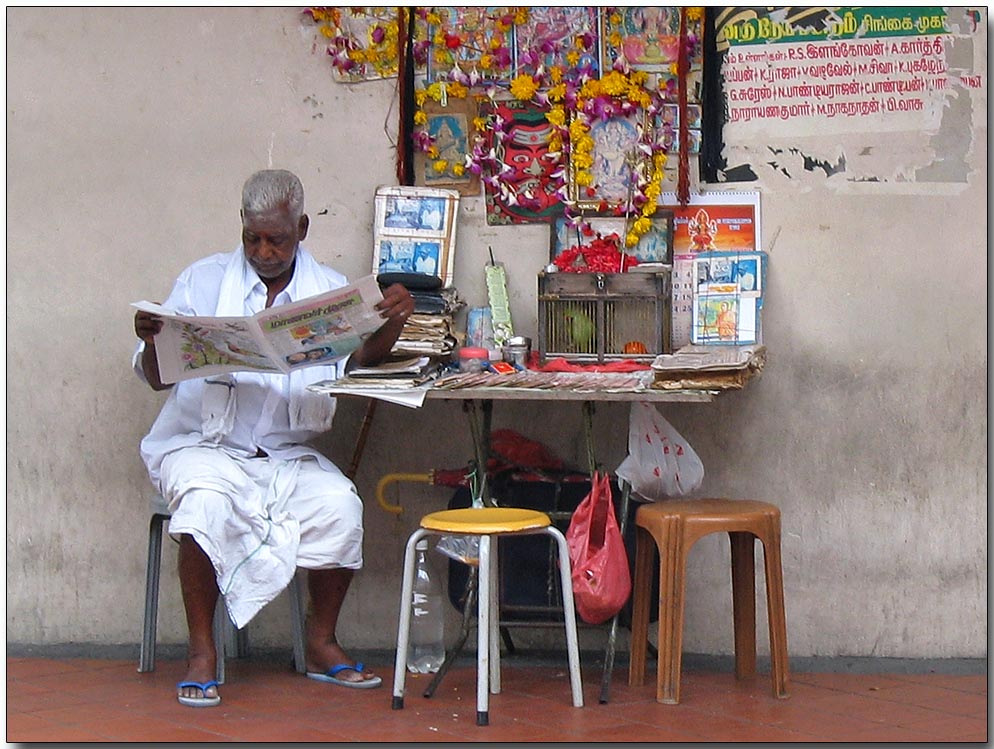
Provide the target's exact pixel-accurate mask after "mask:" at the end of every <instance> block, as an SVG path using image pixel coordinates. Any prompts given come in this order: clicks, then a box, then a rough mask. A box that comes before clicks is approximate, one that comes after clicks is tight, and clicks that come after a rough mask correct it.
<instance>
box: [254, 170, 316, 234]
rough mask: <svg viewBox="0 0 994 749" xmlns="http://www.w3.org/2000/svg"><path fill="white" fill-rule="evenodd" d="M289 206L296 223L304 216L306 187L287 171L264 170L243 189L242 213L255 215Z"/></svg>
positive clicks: (255, 175) (256, 174)
mask: <svg viewBox="0 0 994 749" xmlns="http://www.w3.org/2000/svg"><path fill="white" fill-rule="evenodd" d="M283 205H285V206H287V208H289V209H290V214H291V215H292V216H293V219H294V221H296V220H298V219H299V218H300V217H301V216H303V215H304V186H303V185H302V184H301V183H300V179H299V178H298V177H297V175H296V174H294V173H293V172H288V171H287V170H286V169H263V170H262V171H259V172H256V173H255V174H253V175H252V176H251V177H249V178H248V179H247V180H245V185H244V187H242V213H245V214H253V213H262V212H264V211H271V210H273V209H274V208H279V207H280V206H283Z"/></svg>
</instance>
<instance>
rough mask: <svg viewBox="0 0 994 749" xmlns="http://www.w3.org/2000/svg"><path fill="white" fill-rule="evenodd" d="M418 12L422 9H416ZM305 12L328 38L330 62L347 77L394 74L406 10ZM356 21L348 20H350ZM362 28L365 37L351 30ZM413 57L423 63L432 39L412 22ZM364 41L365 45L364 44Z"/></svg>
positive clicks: (345, 9) (329, 8) (397, 65)
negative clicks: (413, 30)
mask: <svg viewBox="0 0 994 749" xmlns="http://www.w3.org/2000/svg"><path fill="white" fill-rule="evenodd" d="M417 12H418V13H419V14H420V15H423V10H422V9H418V11H417ZM304 13H305V14H307V15H309V16H310V17H311V19H312V20H313V21H314V22H315V23H316V24H318V31H319V32H320V34H321V35H322V36H324V37H326V38H327V39H328V40H329V43H328V48H327V52H328V55H329V56H330V57H331V64H332V66H333V67H334V68H335V70H337V71H338V72H339V74H340V75H341V76H342V77H343V78H345V79H347V80H364V79H367V78H371V77H381V78H388V77H391V76H395V75H397V71H398V69H399V65H400V63H399V61H400V53H399V49H398V46H399V45H398V40H399V37H400V24H401V23H404V24H406V23H407V17H406V13H407V9H406V8H404V7H399V8H378V9H373V8H363V7H355V8H352V7H350V8H341V7H314V8H307V9H305V10H304ZM350 20H351V21H354V22H355V23H354V24H353V23H349V21H350ZM353 25H354V26H356V27H362V30H363V31H364V36H365V39H364V40H362V41H360V40H359V39H357V37H356V35H355V34H354V33H352V28H351V27H352V26H353ZM415 37H416V39H415V44H414V59H415V62H416V63H417V64H419V65H424V64H425V61H426V60H427V59H428V50H429V48H430V47H431V41H430V40H429V39H428V34H427V31H426V30H425V28H424V26H423V24H422V25H417V24H416V25H415ZM363 41H365V45H364V44H363Z"/></svg>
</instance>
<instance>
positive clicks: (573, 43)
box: [514, 5, 601, 78]
mask: <svg viewBox="0 0 994 749" xmlns="http://www.w3.org/2000/svg"><path fill="white" fill-rule="evenodd" d="M599 15H600V11H599V8H597V7H594V6H589V5H585V6H572V7H570V6H563V5H548V6H532V7H531V8H530V9H529V12H528V20H527V21H525V22H524V23H523V24H520V25H517V26H515V28H514V73H515V75H537V74H538V73H539V71H540V70H543V69H544V70H550V69H551V68H553V67H554V66H559V67H562V68H567V69H568V68H585V69H588V70H589V71H590V75H592V76H593V77H595V78H596V77H599V75H600V70H601V65H600V44H599V42H597V41H595V43H594V44H593V48H592V49H590V50H585V49H582V48H581V47H579V46H578V45H577V39H578V38H579V37H581V36H582V35H583V34H591V35H593V37H594V39H595V40H596V39H597V38H598V36H599V34H600V21H599ZM574 51H575V52H576V53H577V54H578V57H577V59H576V62H575V63H570V62H569V61H568V59H567V55H569V54H570V53H571V52H574Z"/></svg>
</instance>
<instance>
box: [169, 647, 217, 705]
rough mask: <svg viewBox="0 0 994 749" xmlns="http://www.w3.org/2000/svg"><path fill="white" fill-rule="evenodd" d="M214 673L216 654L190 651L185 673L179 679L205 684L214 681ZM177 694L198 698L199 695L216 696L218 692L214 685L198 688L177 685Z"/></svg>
mask: <svg viewBox="0 0 994 749" xmlns="http://www.w3.org/2000/svg"><path fill="white" fill-rule="evenodd" d="M216 673H217V656H216V655H215V654H213V653H208V654H200V653H191V654H190V655H189V656H188V657H187V660H186V675H185V676H184V677H183V678H182V679H181V680H180V681H181V683H182V682H186V681H195V682H198V683H200V684H206V683H207V682H209V681H214V676H215V674H216ZM177 695H178V696H179V697H187V698H190V699H198V698H200V697H208V698H213V697H217V696H218V693H217V687H216V686H210V687H208V688H207V689H200V688H199V687H179V688H178V690H177Z"/></svg>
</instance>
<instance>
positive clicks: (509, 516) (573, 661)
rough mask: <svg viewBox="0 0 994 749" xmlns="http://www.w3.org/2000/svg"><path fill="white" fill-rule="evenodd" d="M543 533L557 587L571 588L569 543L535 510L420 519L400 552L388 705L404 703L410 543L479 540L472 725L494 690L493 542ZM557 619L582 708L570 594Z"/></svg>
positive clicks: (482, 717) (484, 718) (484, 719)
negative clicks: (552, 545) (552, 553)
mask: <svg viewBox="0 0 994 749" xmlns="http://www.w3.org/2000/svg"><path fill="white" fill-rule="evenodd" d="M535 533H544V534H546V535H549V536H552V538H554V539H555V540H556V543H557V548H558V553H559V570H560V576H561V579H562V586H563V590H564V591H566V592H567V593H568V592H569V591H571V590H572V582H571V579H570V563H569V547H568V546H567V545H566V537H565V536H564V535H563V534H562V532H561V531H560V530H559V529H558V528H556V527H555V526H553V525H552V521H551V520H550V519H549V516H548V515H546V514H545V513H544V512H538V511H537V510H522V509H517V508H510V507H471V508H467V509H460V510H443V511H441V512H433V513H430V514H428V515H425V516H424V517H423V518H421V527H420V528H418V530H416V531H414V533H412V534H411V536H410V538H409V539H408V540H407V547H406V549H405V552H404V577H403V584H402V586H401V593H400V625H399V627H398V631H397V660H396V664H395V666H394V677H393V709H394V710H400V709H403V707H404V681H405V679H406V677H407V646H408V639H409V635H410V627H411V595H412V593H413V591H414V570H415V564H414V560H415V546H416V545H417V543H418V541H420V540H421V539H422V538H424V537H425V536H427V535H431V534H434V535H461V536H475V537H478V538H479V543H480V550H479V558H478V564H479V575H478V576H479V596H478V602H477V626H476V630H477V644H476V650H477V653H476V658H477V663H476V669H477V670H476V724H477V725H479V726H485V725H487V724H488V723H489V722H490V713H489V695H490V693H493V694H499V693H500V638H499V636H498V624H499V619H500V612H499V606H498V595H497V588H498V585H497V543H498V541H497V540H498V539H499V538H500V537H501V536H511V535H528V534H535ZM563 618H564V620H565V626H566V647H567V652H568V658H569V673H570V687H571V689H572V692H573V706H574V707H583V687H582V684H581V680H580V651H579V644H578V640H577V634H576V613H575V610H574V607H573V597H572V595H568V594H567V595H564V596H563Z"/></svg>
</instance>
